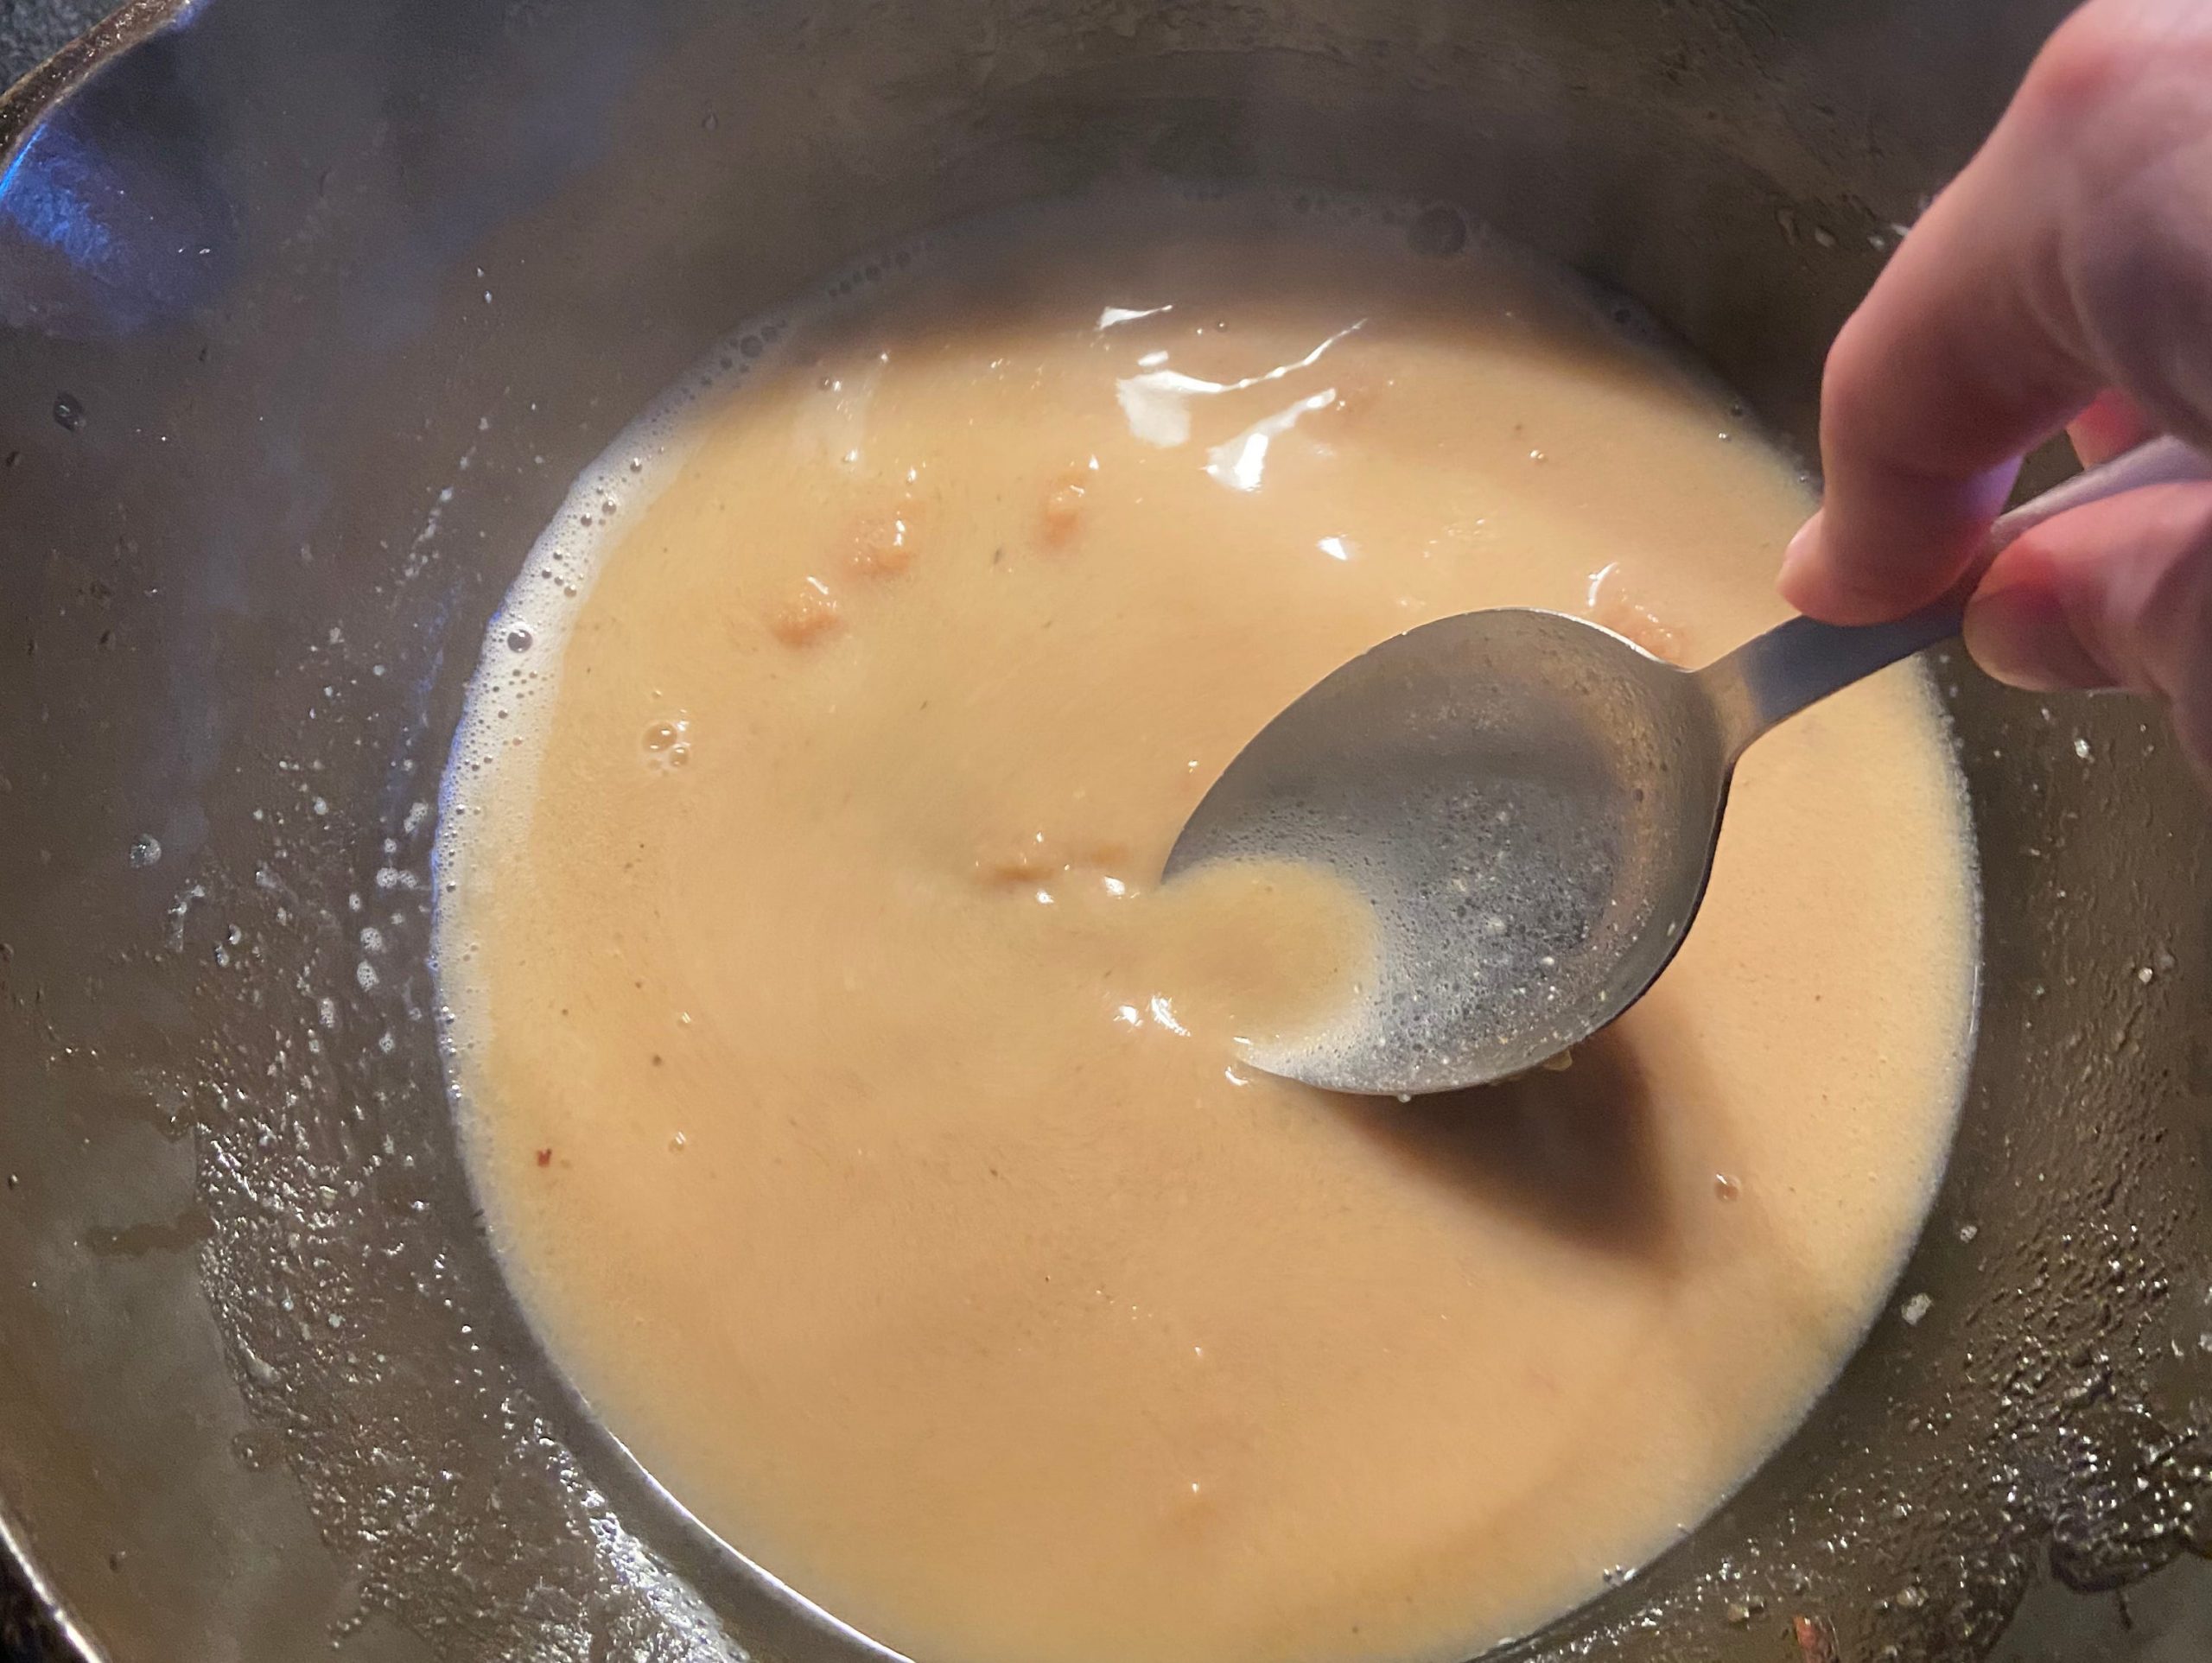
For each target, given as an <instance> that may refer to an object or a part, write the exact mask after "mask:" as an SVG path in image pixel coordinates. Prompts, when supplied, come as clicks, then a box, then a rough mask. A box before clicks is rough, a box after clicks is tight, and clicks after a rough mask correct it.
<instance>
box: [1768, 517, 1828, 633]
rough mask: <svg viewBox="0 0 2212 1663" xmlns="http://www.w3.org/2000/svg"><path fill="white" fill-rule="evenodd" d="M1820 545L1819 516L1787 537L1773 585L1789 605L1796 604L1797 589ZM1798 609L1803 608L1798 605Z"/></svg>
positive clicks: (1803, 582) (1805, 576)
mask: <svg viewBox="0 0 2212 1663" xmlns="http://www.w3.org/2000/svg"><path fill="white" fill-rule="evenodd" d="M1820 546H1821V517H1820V515H1819V514H1818V513H1817V512H1815V514H1814V515H1813V517H1812V518H1810V519H1808V520H1807V521H1806V522H1805V523H1804V524H1802V525H1801V526H1799V527H1798V528H1797V535H1796V536H1794V537H1792V538H1790V539H1789V547H1788V548H1787V549H1783V551H1782V570H1781V572H1780V574H1778V575H1777V577H1776V578H1775V580H1774V587H1776V588H1777V589H1779V590H1780V591H1781V592H1782V598H1783V600H1787V601H1788V602H1789V604H1790V605H1791V606H1797V605H1798V601H1797V596H1798V592H1799V590H1800V589H1801V588H1802V587H1803V586H1804V584H1805V582H1806V581H1807V578H1808V574H1810V572H1811V571H1812V569H1813V562H1814V560H1815V557H1816V556H1817V555H1818V554H1819V551H1820ZM1798 610H1799V611H1801V612H1802V611H1803V610H1804V608H1803V607H1802V606H1798Z"/></svg>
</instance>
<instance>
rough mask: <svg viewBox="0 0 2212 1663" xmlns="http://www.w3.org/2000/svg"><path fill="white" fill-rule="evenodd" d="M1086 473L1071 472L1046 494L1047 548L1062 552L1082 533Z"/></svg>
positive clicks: (1045, 523) (1079, 471)
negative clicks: (1078, 532)
mask: <svg viewBox="0 0 2212 1663" xmlns="http://www.w3.org/2000/svg"><path fill="white" fill-rule="evenodd" d="M1089 494H1090V473H1089V472H1088V471H1087V470H1084V469H1081V468H1071V469H1069V470H1068V471H1067V472H1066V473H1063V474H1062V475H1060V477H1059V478H1058V479H1055V480H1054V481H1053V482H1052V484H1051V485H1050V486H1046V490H1045V507H1044V516H1043V517H1044V526H1045V543H1046V547H1048V548H1052V549H1060V548H1065V546H1066V545H1067V544H1068V543H1070V542H1071V541H1072V540H1073V538H1074V536H1075V534H1076V533H1077V531H1078V530H1081V529H1082V523H1083V503H1084V498H1085V497H1086V496H1087V495H1089Z"/></svg>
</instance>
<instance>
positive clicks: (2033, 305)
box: [1782, 0, 2212, 782]
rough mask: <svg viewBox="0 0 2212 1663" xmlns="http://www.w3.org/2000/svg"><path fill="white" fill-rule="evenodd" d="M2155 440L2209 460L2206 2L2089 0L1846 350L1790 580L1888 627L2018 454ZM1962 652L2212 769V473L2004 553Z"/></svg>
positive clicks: (1837, 612)
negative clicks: (2112, 706) (2165, 716)
mask: <svg viewBox="0 0 2212 1663" xmlns="http://www.w3.org/2000/svg"><path fill="white" fill-rule="evenodd" d="M2062 428H2063V429H2065V430H2066V431H2067V432H2069V435H2071V437H2072V439H2073V441H2074V446H2075V450H2076V451H2077V452H2079V453H2080V454H2081V456H2082V460H2083V461H2084V462H2087V463H2094V462H2097V461H2100V460H2103V459H2104V458H2105V457H2107V456H2109V455H2112V454H2115V453H2116V452H2118V451H2120V450H2122V449H2125V448H2126V447H2128V446H2130V445H2132V444H2133V443H2135V442H2136V441H2139V440H2140V439H2142V438H2144V437H2145V436H2147V435H2150V434H2152V433H2156V432H2168V433H2174V434H2178V435H2181V436H2182V437H2183V438H2185V439H2187V440H2189V441H2191V442H2192V443H2194V444H2196V446H2198V447H2200V449H2206V450H2212V6H2208V5H2206V4H2205V3H2203V0H2091V3H2090V4H2088V5H2087V6H2085V7H2084V8H2083V9H2082V10H2081V11H2079V12H2077V13H2075V15H2074V16H2073V17H2072V18H2070V19H2069V21H2068V22H2066V24H2065V25H2064V26H2063V28H2062V29H2059V31H2058V32H2057V33H2056V35H2053V36H2052V37H2051V40H2050V43H2049V44H2048V45H2046V46H2045V48H2044V50H2043V53H2042V54H2041V55H2040V56H2039V57H2038V58H2037V60H2036V63H2035V65H2034V67H2032V68H2031V70H2030V71H2029V73H2028V77H2027V79H2026V81H2025V82H2024V84H2023V86H2021V89H2020V91H2019V92H2018V95H2017V96H2016V97H2015V98H2014V99H2013V101H2012V107H2011V108H2010V109H2009V110H2007V111H2006V112H2005V117H2004V118H2003V120H2001V121H2000V122H1999V124H1998V125H1997V128H1996V130H1995V131H1994V132H1993V133H1992V134H1991V136H1990V138H1989V141H1988V143H1986V144H1985V145H1984V146H1983V148H1982V149H1981V151H1980V154H1979V155H1978V156H1975V158H1974V161H1973V162H1971V163H1970V164H1969V165H1968V166H1967V168H1966V170H1965V171H1964V172H1963V173H1961V175H1959V177H1958V178H1957V179H1956V180H1955V181H1954V182H1953V183H1952V184H1951V186H1950V187H1949V188H1948V189H1947V190H1945V191H1944V192H1943V194H1942V195H1941V196H1940V197H1938V198H1937V199H1936V202H1935V204H1934V206H1931V207H1930V208H1929V211H1928V213H1926V214H1925V215H1924V216H1923V218H1922V219H1921V222H1920V223H1919V225H1916V226H1915V227H1914V229H1913V231H1912V232H1911V234H1910V236H1908V237H1907V238H1905V239H1904V242H1903V243H1902V244H1899V246H1898V249H1897V254H1896V256H1895V257H1894V258H1892V259H1891V262H1890V264H1889V266H1888V268H1887V269H1886V270H1885V271H1884V272H1883V273H1882V275H1881V276H1880V278H1879V279H1878V281H1877V282H1875V284H1874V287H1873V289H1872V291H1871V292H1870V293H1869V294H1868V295H1867V297H1866V301H1865V302H1864V303H1863V304H1862V305H1861V306H1860V307H1859V310H1858V311H1857V312H1856V313H1855V314H1853V316H1852V318H1851V320H1850V321H1848V322H1847V324H1846V325H1845V326H1844V327H1843V330H1842V332H1841V333H1840V334H1839V335H1838V336H1837V337H1836V341H1835V345H1834V348H1833V349H1832V350H1831V352H1829V354H1828V361H1827V378H1826V381H1825V383H1824V384H1823V387H1822V391H1821V461H1822V468H1823V472H1824V473H1825V474H1826V476H1827V495H1826V498H1825V503H1824V506H1823V507H1822V509H1821V512H1820V513H1819V514H1816V515H1815V516H1814V517H1813V519H1812V520H1811V521H1810V522H1808V524H1807V525H1806V528H1805V530H1803V531H1802V532H1800V533H1799V534H1798V536H1797V538H1796V541H1795V542H1793V543H1791V545H1790V549H1789V556H1788V558H1787V560H1786V561H1785V562H1784V565H1783V576H1782V591H1783V595H1784V596H1785V597H1786V598H1787V599H1788V600H1789V601H1790V603H1791V604H1792V605H1794V606H1796V607H1798V608H1799V609H1800V610H1801V611H1803V612H1806V613H1811V614H1812V615H1813V616H1815V617H1816V618H1821V619H1827V620H1829V621H1831V622H1834V623H1872V622H1876V621H1878V620H1881V619H1889V618H1893V617H1897V616H1898V615H1900V614H1902V613H1906V612H1909V611H1910V610H1911V609H1912V608H1914V607H1916V606H1921V605H1923V604H1925V603H1927V602H1929V601H1930V600H1935V599H1936V597H1937V596H1938V595H1940V594H1942V593H1944V592H1945V591H1946V590H1948V589H1949V588H1950V587H1953V586H1954V585H1955V584H1956V583H1958V582H1959V581H1961V579H1963V578H1964V577H1965V576H1966V575H1967V573H1968V571H1969V570H1970V568H1972V566H1973V565H1974V562H1975V561H1976V559H1977V558H1978V557H1979V556H1980V553H1981V551H1982V544H1983V539H1984V537H1985V536H1986V534H1987V531H1988V529H1989V526H1990V524H1991V522H1992V520H1993V519H1994V517H1996V514H1997V512H1998V511H1999V509H2000V508H2001V507H2002V506H2003V505H2004V501H2005V496H2006V494H2007V493H2008V492H2010V491H2011V489H2012V480H2013V477H2014V475H2015V474H2016V473H2018V468H2019V465H2020V459H2021V457H2022V456H2023V455H2024V454H2025V453H2026V452H2027V451H2029V450H2031V449H2032V448H2033V447H2035V446H2036V445H2037V444H2039V443H2041V442H2042V441H2044V440H2045V439H2047V438H2050V436H2051V435H2054V434H2056V433H2057V432H2059V431H2060V430H2061V429H2062ZM1966 639H1967V647H1968V649H1969V650H1970V651H1972V652H1973V654H1974V657H1975V658H1976V659H1978V660H1979V661H1980V663H1981V664H1982V666H1983V667H1984V668H1985V669H1986V670H1988V671H1989V672H1990V673H1991V674H1992V675H1994V676H1998V677H1999V678H2000V679H2002V680H2005V681H2008V682H2014V683H2016V684H2018V685H2021V686H2024V687H2033V688H2059V687H2090V688H2101V687H2124V688H2128V689H2133V690H2134V691H2136V692H2138V693H2141V694H2145V695H2149V696H2151V697H2152V698H2155V699H2157V700H2158V701H2159V702H2161V703H2162V704H2164V706H2165V707H2166V708H2168V710H2169V711H2170V712H2171V715H2172V718H2173V722H2174V727H2175V729H2176V731H2177V733H2178V735H2179V737H2180V739H2181V741H2182V743H2183V746H2184V748H2185V749H2186V750H2187V751H2188V752H2189V753H2190V757H2191V759H2193V760H2194V761H2195V763H2196V765H2197V767H2198V769H2199V770H2200V771H2202V773H2203V774H2204V775H2205V777H2206V778H2207V780H2208V782H2212V485H2208V484H2198V485H2171V486H2153V487H2150V488H2147V489H2144V490H2139V491H2133V492H2126V493H2125V494H2123V495H2120V496H2118V497H2113V498H2108V499H2107V500H2106V501H2104V502H2101V503H2094V504H2091V505H2086V506H2083V507H2080V508H2075V509H2073V510H2070V511H2067V512H2065V513H2063V514H2060V515H2058V516H2056V517H2054V518H2052V519H2050V520H2049V521H2047V522H2045V523H2044V524H2042V525H2041V526H2039V527H2037V529H2035V530H2032V531H2031V532H2029V533H2027V534H2026V535H2025V536H2022V537H2021V538H2020V539H2019V540H2018V542H2016V543H2012V545H2011V546H2010V547H2009V548H2007V549H2005V550H2004V552H2003V553H2002V554H2000V555H1999V556H1998V557H1997V559H1996V560H1995V561H1994V562H1992V564H1991V565H1990V567H1989V568H1988V570H1987V572H1986V574H1983V575H1982V577H1981V579H1980V583H1979V586H1978V587H1976V588H1975V590H1974V597H1973V600H1972V601H1971V602H1970V603H1969V605H1968V607H1967V624H1966Z"/></svg>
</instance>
